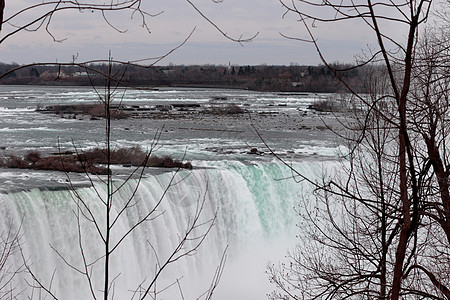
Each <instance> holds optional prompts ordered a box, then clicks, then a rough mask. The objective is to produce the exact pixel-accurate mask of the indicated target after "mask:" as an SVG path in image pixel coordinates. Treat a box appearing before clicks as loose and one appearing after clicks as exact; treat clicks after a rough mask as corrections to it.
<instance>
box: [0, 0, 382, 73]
mask: <svg viewBox="0 0 450 300" xmlns="http://www.w3.org/2000/svg"><path fill="white" fill-rule="evenodd" d="M45 1H49V0H45ZM91 1H96V0H91ZM115 1H116V0H115ZM192 1H193V3H195V5H196V6H197V7H198V8H199V9H200V10H201V11H202V13H203V14H204V15H206V16H207V17H208V18H209V19H210V20H212V21H213V22H214V23H215V24H216V25H217V26H218V27H220V29H221V30H222V31H223V32H226V33H227V34H228V35H229V36H231V37H234V38H239V37H241V36H242V37H243V38H247V37H252V36H254V35H255V34H257V36H256V37H255V38H254V39H253V41H251V42H248V43H242V44H239V43H236V42H233V41H230V40H229V39H227V38H225V37H224V36H223V35H222V34H221V33H220V32H219V31H218V30H217V29H216V28H214V26H212V25H211V24H210V23H209V22H208V21H207V20H205V19H204V18H203V17H202V16H201V15H200V14H199V13H198V12H197V11H196V10H195V9H194V8H193V7H192V6H191V5H190V4H189V3H188V2H187V1H186V0H143V2H142V3H143V5H142V8H143V9H144V10H146V11H148V12H149V13H151V14H158V15H157V16H155V17H147V18H146V22H147V25H148V27H149V29H150V32H148V31H147V30H146V29H145V28H143V27H142V26H141V25H142V18H141V17H140V16H139V15H138V14H134V15H132V14H131V12H130V11H126V12H115V13H108V14H107V20H108V22H109V23H110V24H112V25H113V26H114V27H115V28H117V29H118V30H120V31H124V32H118V31H117V30H115V29H113V28H112V27H111V26H109V25H108V24H107V22H105V20H104V19H103V18H102V16H101V14H100V13H98V12H97V13H95V12H90V11H83V12H80V11H78V10H71V11H64V12H61V13H58V14H55V15H54V16H53V18H52V20H51V23H50V26H49V30H50V32H51V33H52V35H54V37H55V38H56V39H58V40H64V41H62V42H61V41H56V42H55V41H53V38H52V36H51V35H50V34H48V33H47V32H46V30H45V26H42V28H40V29H39V30H37V31H33V32H25V31H22V32H19V33H17V34H15V35H13V36H11V37H9V38H7V39H6V40H4V42H3V43H1V44H0V61H1V62H4V63H11V62H16V63H19V64H23V63H32V62H56V61H58V62H70V61H71V60H72V58H73V57H77V61H85V60H92V59H107V58H108V53H109V51H111V53H112V56H113V58H114V59H118V60H124V61H134V60H139V59H143V58H151V57H158V56H161V55H164V54H165V53H167V52H169V51H170V50H172V49H173V48H175V47H177V46H178V45H180V44H181V43H182V42H183V41H184V40H185V39H186V38H187V37H188V36H189V34H190V33H191V32H192V31H193V30H194V32H193V34H192V36H191V37H190V38H189V39H188V40H187V41H186V43H185V44H184V45H183V46H182V47H181V48H179V49H177V50H176V51H174V52H173V53H172V54H171V55H169V56H168V57H166V58H164V59H163V60H162V61H161V62H160V63H159V64H160V65H169V64H176V65H180V64H184V65H192V64H201V65H204V64H219V65H228V64H232V65H260V64H267V65H292V64H298V65H317V64H319V63H320V62H321V61H320V58H319V56H318V55H317V53H316V51H315V49H314V48H313V45H312V44H311V43H306V42H301V41H298V40H292V39H287V38H285V37H283V36H282V35H281V34H283V35H288V36H291V37H297V38H304V37H306V35H305V34H306V33H305V31H304V29H303V28H302V25H301V23H300V22H298V20H297V18H296V16H295V15H286V16H285V17H284V18H283V14H284V13H285V9H284V8H283V7H282V5H281V4H280V2H279V1H278V0H223V1H222V2H220V3H215V2H217V0H216V1H212V0H192ZM40 2H42V1H40ZM97 2H98V3H103V1H97ZM32 4H36V0H14V1H6V10H5V16H6V17H8V16H11V15H12V14H13V13H14V12H17V11H19V10H20V9H23V8H24V7H28V6H30V5H32ZM37 13H38V12H36V11H35V12H31V13H29V14H25V15H24V16H23V17H22V18H21V19H17V20H15V21H14V22H11V23H9V24H5V25H4V26H3V30H2V34H1V36H5V34H7V33H8V32H10V31H11V30H14V27H13V26H11V24H14V25H20V24H24V22H26V21H27V20H31V19H33V17H35V16H37ZM159 13H160V14H159ZM314 32H315V34H317V37H318V41H319V43H320V45H321V47H322V49H323V52H324V55H325V57H326V59H327V60H328V61H330V62H346V63H349V62H353V61H354V60H355V55H356V56H357V55H360V54H361V51H364V49H368V48H370V47H372V45H373V42H374V36H373V34H372V33H371V32H370V30H368V29H367V27H365V26H362V24H356V23H346V24H341V25H340V26H337V25H335V24H330V23H328V24H319V25H318V26H317V27H315V28H314Z"/></svg>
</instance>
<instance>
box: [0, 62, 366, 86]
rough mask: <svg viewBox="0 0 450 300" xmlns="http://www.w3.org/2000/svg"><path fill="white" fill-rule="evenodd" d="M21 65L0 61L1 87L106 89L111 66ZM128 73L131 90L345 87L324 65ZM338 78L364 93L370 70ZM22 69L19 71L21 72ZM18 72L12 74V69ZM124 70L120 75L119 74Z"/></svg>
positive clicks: (130, 69) (346, 69) (345, 68)
mask: <svg viewBox="0 0 450 300" xmlns="http://www.w3.org/2000/svg"><path fill="white" fill-rule="evenodd" d="M18 67H19V65H18V64H4V63H0V74H3V75H0V76H2V77H1V78H0V84H3V85H6V84H8V85H66V86H70V85H75V86H78V85H80V86H85V85H103V84H105V78H104V76H100V75H99V74H101V73H103V74H106V73H107V70H108V65H107V64H91V65H88V66H87V68H82V67H78V66H47V65H36V66H30V67H26V68H18ZM115 67H116V69H117V70H120V69H121V70H122V72H123V70H125V69H126V73H124V75H123V78H122V79H121V82H122V83H123V84H124V85H127V86H141V87H142V86H145V87H155V88H156V87H167V86H171V87H218V88H238V89H249V90H255V91H279V92H344V91H347V89H346V88H345V86H344V85H343V84H342V83H341V82H340V80H339V79H338V78H337V76H336V74H334V73H333V72H332V71H330V69H329V68H327V67H326V66H324V65H319V66H270V65H259V66H249V65H247V66H235V65H230V66H218V65H198V66H197V65H193V66H184V65H180V66H175V65H173V66H172V65H170V66H153V67H150V68H143V67H136V66H133V65H117V66H115ZM332 67H333V68H335V69H337V70H342V71H338V72H337V74H338V75H339V76H341V77H343V78H344V79H345V81H346V83H347V84H349V85H350V87H351V88H352V89H353V90H356V91H360V92H365V91H366V85H365V82H366V80H367V75H368V74H369V73H370V72H369V70H368V68H367V67H361V68H352V66H351V65H345V64H334V65H333V66H332ZM17 68H18V69H17ZM14 69H17V70H15V71H13V72H11V71H10V70H14ZM119 72H120V71H119Z"/></svg>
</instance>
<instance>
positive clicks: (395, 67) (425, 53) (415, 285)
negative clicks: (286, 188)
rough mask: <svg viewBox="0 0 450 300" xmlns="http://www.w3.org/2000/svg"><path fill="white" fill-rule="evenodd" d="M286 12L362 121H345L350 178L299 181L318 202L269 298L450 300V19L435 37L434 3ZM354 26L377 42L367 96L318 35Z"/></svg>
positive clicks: (303, 209) (293, 6)
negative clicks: (319, 30) (327, 28)
mask: <svg viewBox="0 0 450 300" xmlns="http://www.w3.org/2000/svg"><path fill="white" fill-rule="evenodd" d="M435 2H436V1H435ZM282 3H283V5H284V7H285V8H286V9H287V10H288V12H290V13H294V14H296V15H297V16H298V17H299V19H300V22H301V23H302V24H303V25H304V28H305V30H306V34H307V36H308V37H309V39H307V40H308V42H310V43H312V45H313V46H314V47H315V49H316V50H317V52H318V54H319V56H320V58H321V59H322V62H323V63H324V65H325V66H326V67H327V68H328V69H329V70H330V71H331V72H333V73H334V74H335V75H336V76H337V77H338V78H339V79H340V80H341V82H343V84H345V85H346V86H347V88H348V89H349V93H350V96H349V103H351V104H352V105H353V106H352V108H353V111H354V115H353V116H352V118H351V119H350V120H344V119H340V120H339V122H341V124H342V125H343V126H344V127H345V128H346V130H347V131H346V132H347V133H346V134H342V133H339V134H340V135H341V136H343V137H344V139H345V140H346V141H347V144H348V149H349V153H347V154H346V155H344V156H343V158H344V160H345V161H344V164H343V166H342V168H341V171H339V172H334V173H333V174H332V175H330V176H324V178H323V180H322V181H314V180H312V179H310V178H305V177H304V176H302V174H297V175H299V176H302V177H303V178H304V179H306V180H309V182H310V183H311V184H313V186H315V189H316V190H315V197H314V198H315V201H312V200H311V199H305V200H304V201H303V205H300V207H299V214H300V215H301V220H302V221H304V222H302V223H301V226H300V230H301V232H302V234H301V235H300V237H301V238H302V245H303V246H302V245H299V246H298V247H297V248H296V249H295V250H294V251H293V252H292V253H291V254H289V255H288V262H287V263H286V264H282V265H281V266H278V267H277V266H274V265H273V266H271V267H269V274H270V276H271V280H272V281H273V282H274V283H275V285H276V286H277V288H278V291H275V292H274V293H273V294H272V295H271V296H272V298H289V297H290V298H294V299H297V298H305V299H317V298H320V299H321V298H325V299H344V298H352V299H353V298H354V299H388V298H389V299H399V298H400V297H407V298H408V299H410V298H413V299H423V298H432V299H442V298H444V299H450V293H449V291H450V289H449V288H450V278H449V276H448V274H449V270H448V268H447V266H448V261H450V239H449V238H448V237H449V236H448V233H447V232H448V228H449V225H448V221H449V220H450V219H449V217H450V214H449V209H448V208H449V207H450V202H449V201H448V199H449V198H448V194H449V186H448V183H449V181H448V180H449V175H450V169H449V164H448V160H449V157H448V153H447V152H448V151H447V150H446V145H447V143H448V137H449V136H448V133H447V132H448V126H449V123H448V120H446V119H445V117H444V115H445V114H446V112H447V110H448V102H447V101H448V97H449V80H448V74H449V64H448V57H449V56H450V53H449V44H448V40H449V39H448V34H449V32H448V29H447V28H448V25H449V23H448V20H446V21H443V24H441V25H440V28H441V31H439V30H436V31H435V32H433V34H432V35H431V36H430V34H429V33H430V32H425V31H423V30H422V28H424V27H425V25H424V24H425V22H427V21H429V19H430V13H431V12H432V10H433V5H435V4H437V3H434V2H433V1H401V2H400V3H397V2H396V3H394V2H392V1H370V0H369V1H365V2H364V3H362V2H361V3H355V2H353V1H302V0H300V1H293V2H289V3H288V2H284V1H282ZM443 4H444V5H445V2H443ZM443 7H444V8H445V6H443ZM346 21H349V22H354V21H359V22H360V24H361V23H362V24H365V25H367V26H368V28H369V29H370V30H371V31H372V33H373V34H374V39H375V40H376V42H377V46H376V50H370V51H369V55H368V58H367V59H364V60H360V61H359V65H361V66H363V65H365V66H367V65H372V68H373V72H372V73H371V77H369V78H368V86H369V87H370V93H369V94H368V95H364V94H362V95H361V94H358V93H356V91H354V90H352V89H351V88H349V86H348V84H347V83H346V81H345V78H343V77H342V76H340V71H342V70H338V69H336V68H333V66H332V65H331V64H330V63H328V61H327V60H326V58H325V53H324V52H323V51H322V48H321V47H320V44H319V42H318V39H317V37H316V36H315V34H314V28H315V27H317V26H319V27H320V26H321V24H324V23H342V22H346ZM353 24H355V23H353ZM436 26H438V25H436ZM393 27H397V28H401V29H402V31H403V36H404V38H401V37H398V36H395V35H394V34H393V33H392V31H391V30H390V28H393ZM429 30H431V29H429ZM426 33H428V35H427V34H426ZM445 37H447V38H445ZM291 38H292V37H291ZM295 39H298V40H303V41H305V39H301V38H295ZM348 121H351V122H348ZM339 177H340V179H339ZM442 262H444V263H442Z"/></svg>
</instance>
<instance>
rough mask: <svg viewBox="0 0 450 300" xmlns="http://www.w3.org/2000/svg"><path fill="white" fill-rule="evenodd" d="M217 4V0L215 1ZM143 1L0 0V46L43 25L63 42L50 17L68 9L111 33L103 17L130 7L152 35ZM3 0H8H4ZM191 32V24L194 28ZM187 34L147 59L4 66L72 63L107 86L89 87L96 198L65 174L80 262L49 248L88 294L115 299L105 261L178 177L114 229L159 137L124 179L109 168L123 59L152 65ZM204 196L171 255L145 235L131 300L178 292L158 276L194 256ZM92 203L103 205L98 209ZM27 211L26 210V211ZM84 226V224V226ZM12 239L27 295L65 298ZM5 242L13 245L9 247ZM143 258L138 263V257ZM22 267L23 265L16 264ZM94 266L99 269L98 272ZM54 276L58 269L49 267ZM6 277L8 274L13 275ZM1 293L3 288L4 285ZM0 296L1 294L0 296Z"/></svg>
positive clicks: (156, 208) (208, 223)
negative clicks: (100, 155)
mask: <svg viewBox="0 0 450 300" xmlns="http://www.w3.org/2000/svg"><path fill="white" fill-rule="evenodd" d="M187 2H188V3H189V4H190V5H191V6H192V7H193V8H194V9H195V10H196V11H197V12H198V13H199V14H200V15H201V17H203V18H204V19H206V20H207V21H208V22H209V23H211V24H212V25H213V26H214V27H215V28H216V29H217V30H218V31H219V32H220V34H222V35H223V36H225V37H226V38H227V39H230V40H232V41H235V42H238V43H242V42H247V41H250V40H252V39H253V37H250V38H242V37H240V38H233V37H231V36H229V35H227V34H226V33H225V32H224V31H222V30H221V29H220V28H219V27H218V26H216V25H215V24H214V23H213V22H212V21H211V20H210V19H209V18H208V17H207V16H206V15H205V14H203V13H202V12H201V11H200V10H199V9H197V7H196V6H195V4H193V2H191V1H187ZM213 2H215V1H213ZM142 3H143V1H142V0H120V1H111V2H110V3H103V2H97V1H71V0H69V1H65V0H56V1H53V0H48V1H47V0H45V1H40V2H39V3H36V4H33V5H29V6H26V7H23V8H21V9H19V10H18V11H16V12H13V13H12V14H10V15H5V14H4V11H5V1H1V2H0V13H1V14H0V17H1V27H0V30H1V31H0V33H1V36H0V45H1V44H2V43H3V42H5V41H6V40H8V39H10V38H11V37H13V36H16V35H18V34H20V33H22V32H35V31H38V30H45V31H46V32H47V33H48V35H49V36H50V37H51V39H52V40H53V41H54V42H63V41H64V37H58V36H56V35H55V34H54V33H53V30H52V19H53V18H54V16H55V15H57V14H59V13H62V12H66V11H73V12H84V11H91V12H97V13H99V14H100V16H101V18H102V19H103V21H104V22H105V23H106V24H107V25H108V26H109V27H110V28H111V29H112V30H115V31H118V32H120V33H124V31H122V30H121V29H119V28H117V27H116V26H115V25H114V24H113V22H112V21H111V20H110V18H109V16H110V14H112V13H116V12H121V11H124V12H129V13H130V16H131V17H134V16H139V18H140V20H141V25H142V27H144V28H146V29H147V31H148V32H149V33H150V27H149V25H148V21H147V20H148V18H153V17H156V16H157V15H159V14H160V12H157V13H155V14H151V13H149V12H147V11H145V10H144V9H143V8H142ZM6 5H7V3H6ZM193 30H194V29H193ZM192 32H193V31H192ZM192 32H191V34H190V35H189V36H188V37H187V38H186V39H185V40H184V41H182V42H180V45H179V46H177V47H175V48H174V49H172V50H170V51H168V52H167V53H165V54H163V55H160V56H157V57H153V58H142V59H139V60H137V61H134V62H124V61H114V60H113V59H112V58H111V56H110V57H109V59H100V60H94V61H85V62H77V61H76V60H77V59H76V57H75V56H74V58H73V60H72V61H70V62H67V63H61V62H57V63H48V62H38V63H33V64H28V65H21V66H18V67H17V68H16V69H14V70H10V71H8V72H6V73H4V74H1V75H0V78H1V77H4V76H6V75H7V74H9V73H12V72H14V71H15V70H17V69H21V68H26V67H30V66H36V65H53V66H59V67H61V66H78V67H82V68H84V69H85V70H86V71H88V72H91V73H92V72H95V73H97V74H98V75H101V76H103V77H104V78H105V80H106V84H105V90H104V91H103V92H102V91H100V90H98V89H96V88H95V87H94V85H93V88H94V89H95V91H96V94H97V96H98V99H99V101H100V102H101V104H102V105H103V109H104V120H105V147H104V156H105V158H106V161H107V163H106V169H107V175H105V176H104V177H101V176H95V175H92V174H90V173H89V172H88V170H87V169H86V175H87V177H88V179H89V181H90V183H91V188H92V189H93V190H94V191H95V194H96V195H97V197H96V198H95V199H86V198H85V197H84V196H83V195H81V194H80V193H79V191H78V190H77V189H76V188H75V187H74V186H73V185H72V184H71V178H70V177H68V180H69V184H70V188H71V190H72V192H73V200H74V203H75V210H74V216H75V219H76V224H77V228H76V230H77V238H78V245H79V247H78V251H79V254H80V257H81V261H71V260H70V259H69V258H68V257H66V256H65V255H64V253H61V252H60V250H59V249H57V248H53V250H54V253H55V255H56V256H58V257H59V258H60V259H61V260H62V261H63V262H64V263H65V264H66V266H67V269H68V272H75V273H77V274H79V275H80V276H81V277H82V278H84V280H85V282H87V287H88V289H89V292H90V295H91V296H92V298H93V299H100V298H103V299H105V300H106V299H113V298H114V295H115V283H116V282H117V280H118V278H119V276H120V272H116V271H114V273H113V271H112V270H111V266H112V262H111V259H112V258H113V257H114V256H115V255H117V253H118V249H119V248H121V246H122V244H123V243H124V241H125V240H126V239H128V238H129V237H130V236H132V235H133V234H134V233H135V232H136V230H137V228H139V227H141V226H142V225H143V224H145V223H148V222H154V221H155V220H157V219H160V218H162V216H163V215H164V211H163V210H162V209H161V203H162V202H163V200H164V198H165V196H166V193H167V192H168V190H169V189H170V188H172V187H173V185H175V184H176V182H175V181H176V180H179V178H178V177H177V176H176V174H177V171H176V172H175V173H174V175H173V177H172V180H171V181H170V183H169V184H168V185H167V187H166V189H165V190H164V191H163V193H162V194H161V197H160V199H159V200H158V201H156V203H154V205H153V206H152V207H151V208H150V209H148V210H146V211H144V212H143V213H141V214H140V216H139V217H138V218H137V219H135V220H133V221H132V223H131V224H129V228H128V229H127V230H125V232H123V231H120V230H119V229H118V224H119V223H120V222H121V219H123V218H124V216H126V215H127V214H128V213H129V212H130V211H133V210H136V209H138V208H139V207H140V204H141V203H142V201H143V200H142V199H141V198H140V197H138V196H137V195H138V190H139V186H140V184H141V181H142V178H143V176H144V173H145V167H146V163H147V160H148V159H149V156H150V154H151V153H152V151H153V149H154V147H155V146H156V143H157V141H158V138H159V134H160V132H159V133H158V134H157V136H156V137H155V144H154V145H150V149H149V151H148V153H147V155H146V157H145V159H144V161H143V162H142V165H141V166H139V167H138V168H136V169H135V170H134V171H133V172H132V173H131V174H130V175H129V177H128V179H126V180H125V181H118V180H116V178H115V176H114V172H113V169H112V160H111V153H112V149H113V147H112V144H111V132H112V130H113V127H112V120H113V116H112V114H113V110H112V103H113V101H114V99H116V97H117V99H118V100H117V101H118V102H120V99H121V97H120V95H119V96H117V95H118V94H120V93H122V92H125V91H126V88H129V87H127V86H126V85H124V84H123V81H122V79H123V76H124V75H125V73H126V68H127V66H128V65H130V64H133V65H136V66H141V67H145V68H149V67H152V66H153V65H154V64H156V63H158V62H159V61H161V60H162V59H163V58H165V57H167V56H168V55H169V54H171V53H172V52H173V51H175V50H177V49H178V48H179V47H181V46H182V45H183V44H184V43H185V42H186V41H187V39H189V37H190V36H191V35H192ZM103 62H107V63H108V66H109V70H108V71H107V72H105V73H102V72H101V71H99V70H97V69H96V68H95V67H92V64H93V63H103ZM116 67H117V68H119V67H120V68H122V69H121V70H117V69H116V70H115V69H114V68H116ZM74 147H75V150H76V152H77V155H79V156H81V155H82V151H81V150H79V149H78V148H77V147H76V146H75V145H74ZM129 185H134V187H133V188H132V190H133V192H132V193H131V194H130V195H128V196H127V197H126V199H123V198H121V197H120V196H119V194H120V192H121V190H122V189H124V187H125V186H129ZM205 201H206V200H205V198H204V197H203V196H201V195H200V196H199V199H198V201H197V205H196V206H195V209H194V210H193V211H192V214H191V215H190V216H188V217H187V220H186V226H185V228H184V230H183V231H182V232H179V233H177V234H178V235H177V236H178V243H177V245H176V246H175V247H174V248H173V249H172V250H171V252H170V253H159V252H158V251H157V250H156V247H155V246H154V244H153V243H154V241H151V240H150V239H149V245H150V249H152V250H151V251H152V253H151V255H152V256H153V259H154V260H153V261H151V262H147V263H148V265H149V273H148V276H147V277H146V278H144V279H143V280H142V281H141V282H137V283H136V284H135V286H134V287H132V288H130V289H131V292H130V298H132V299H136V298H138V299H144V298H153V299H156V298H157V297H159V295H160V294H161V293H162V292H164V291H165V290H166V289H167V288H168V287H170V286H175V287H179V293H180V298H183V293H182V288H181V284H180V282H179V279H178V278H177V279H174V280H173V281H172V283H171V284H170V285H169V286H167V285H162V286H161V285H159V284H157V282H158V280H159V279H160V277H161V276H162V274H163V273H164V271H165V270H166V269H167V267H168V266H169V265H171V264H173V263H175V262H178V261H179V260H181V259H182V258H184V257H187V256H190V255H193V254H195V252H196V251H197V249H198V248H199V246H200V245H201V243H202V242H203V241H204V239H205V238H206V236H207V234H208V233H209V231H210V230H211V228H212V226H213V225H214V221H215V216H214V217H212V218H210V219H205V218H204V217H203V216H202V212H203V210H204V206H205ZM98 206H100V207H101V209H100V210H98V209H97V208H98ZM25 217H26V216H25ZM88 228H90V229H88ZM86 230H93V232H95V238H96V239H97V240H98V242H99V244H101V245H102V247H103V251H101V253H100V254H98V253H97V254H96V253H92V251H90V249H88V247H87V246H86V243H85V241H86ZM17 241H18V240H17V239H13V240H10V239H9V235H8V238H7V239H5V240H4V243H3V245H5V249H9V248H10V249H13V248H14V249H16V248H17V249H19V250H20V252H21V255H22V257H23V261H24V266H23V268H25V269H26V270H27V271H28V273H29V274H30V276H31V278H32V281H33V284H31V287H32V288H33V289H36V288H37V289H38V290H39V292H38V293H37V294H31V295H28V296H29V297H30V298H35V297H37V298H41V297H44V298H45V297H46V296H44V295H47V296H49V297H51V298H53V299H59V298H63V297H64V295H60V294H59V293H58V292H57V291H55V290H54V289H53V287H52V281H53V278H50V279H49V281H47V279H43V277H42V276H41V274H39V272H38V271H37V270H36V269H34V266H33V264H32V262H31V261H29V260H28V257H27V253H25V252H24V249H23V248H22V247H20V245H16V243H17ZM11 245H14V247H12V246H11ZM224 262H225V253H224V256H223V257H222V260H221V261H220V262H219V265H218V267H217V270H216V273H215V275H214V276H213V278H212V281H211V284H210V286H209V287H208V288H207V290H206V292H205V293H204V294H203V295H200V297H204V298H205V299H210V298H211V297H212V295H213V293H214V290H215V288H216V286H217V284H218V281H219V279H220V276H221V273H222V270H223V266H224ZM143 263H144V262H143ZM21 270H22V271H23V269H21ZM99 270H100V271H99ZM55 272H64V271H61V270H55ZM99 273H100V274H101V276H102V278H100V279H99V278H97V277H96V276H97V274H99ZM55 274H56V273H55ZM11 278H12V277H11ZM5 286H6V285H5ZM2 292H3V290H2ZM6 292H8V293H7V297H9V296H10V294H11V293H10V290H7V289H5V293H6ZM5 295H6V294H5Z"/></svg>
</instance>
